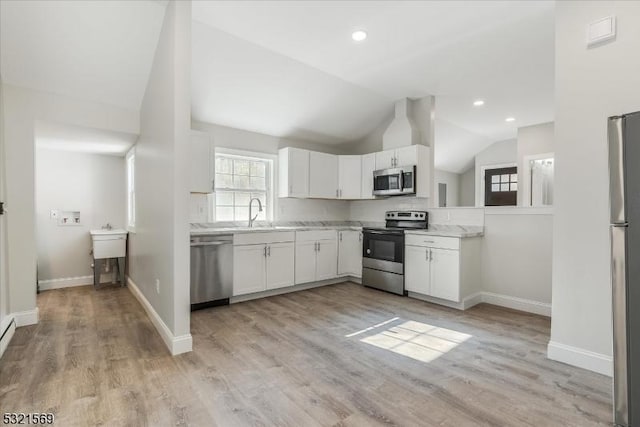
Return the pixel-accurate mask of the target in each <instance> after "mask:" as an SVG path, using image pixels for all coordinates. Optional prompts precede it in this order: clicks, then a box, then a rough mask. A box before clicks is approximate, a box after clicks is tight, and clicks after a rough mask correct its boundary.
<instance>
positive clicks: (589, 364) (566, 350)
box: [547, 341, 613, 377]
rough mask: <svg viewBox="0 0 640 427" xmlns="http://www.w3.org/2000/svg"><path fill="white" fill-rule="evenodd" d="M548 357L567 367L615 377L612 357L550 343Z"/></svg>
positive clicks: (553, 342)
mask: <svg viewBox="0 0 640 427" xmlns="http://www.w3.org/2000/svg"><path fill="white" fill-rule="evenodd" d="M547 357H548V358H549V359H551V360H555V361H557V362H562V363H566V364H567V365H572V366H577V367H579V368H583V369H587V370H589V371H593V372H597V373H599V374H603V375H607V376H609V377H611V376H613V358H612V357H611V356H607V355H604V354H600V353H595V352H593V351H590V350H585V349H582V348H578V347H573V346H570V345H566V344H561V343H559V342H555V341H549V345H548V346H547Z"/></svg>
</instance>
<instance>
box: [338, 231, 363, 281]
mask: <svg viewBox="0 0 640 427" xmlns="http://www.w3.org/2000/svg"><path fill="white" fill-rule="evenodd" d="M360 236H361V234H360V232H359V231H353V230H345V231H339V232H338V275H339V276H343V275H349V276H355V277H361V276H362V240H361V238H360Z"/></svg>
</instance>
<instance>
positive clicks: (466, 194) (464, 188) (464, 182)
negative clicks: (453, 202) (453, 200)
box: [460, 166, 476, 206]
mask: <svg viewBox="0 0 640 427" xmlns="http://www.w3.org/2000/svg"><path fill="white" fill-rule="evenodd" d="M475 205H476V168H475V166H472V167H471V168H469V169H468V170H467V171H466V172H464V173H462V174H460V206H475Z"/></svg>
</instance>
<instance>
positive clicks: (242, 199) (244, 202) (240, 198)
mask: <svg viewBox="0 0 640 427" xmlns="http://www.w3.org/2000/svg"><path fill="white" fill-rule="evenodd" d="M250 198H251V194H250V193H241V192H237V193H236V201H235V205H236V206H249V200H250Z"/></svg>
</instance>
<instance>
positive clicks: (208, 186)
mask: <svg viewBox="0 0 640 427" xmlns="http://www.w3.org/2000/svg"><path fill="white" fill-rule="evenodd" d="M215 164H216V162H215V148H214V147H213V142H212V138H211V136H210V135H208V134H206V133H204V132H195V131H192V132H191V141H190V145H189V171H190V174H191V177H190V183H189V191H190V192H192V193H213V191H214V187H215V183H214V179H215V176H216V174H215Z"/></svg>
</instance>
